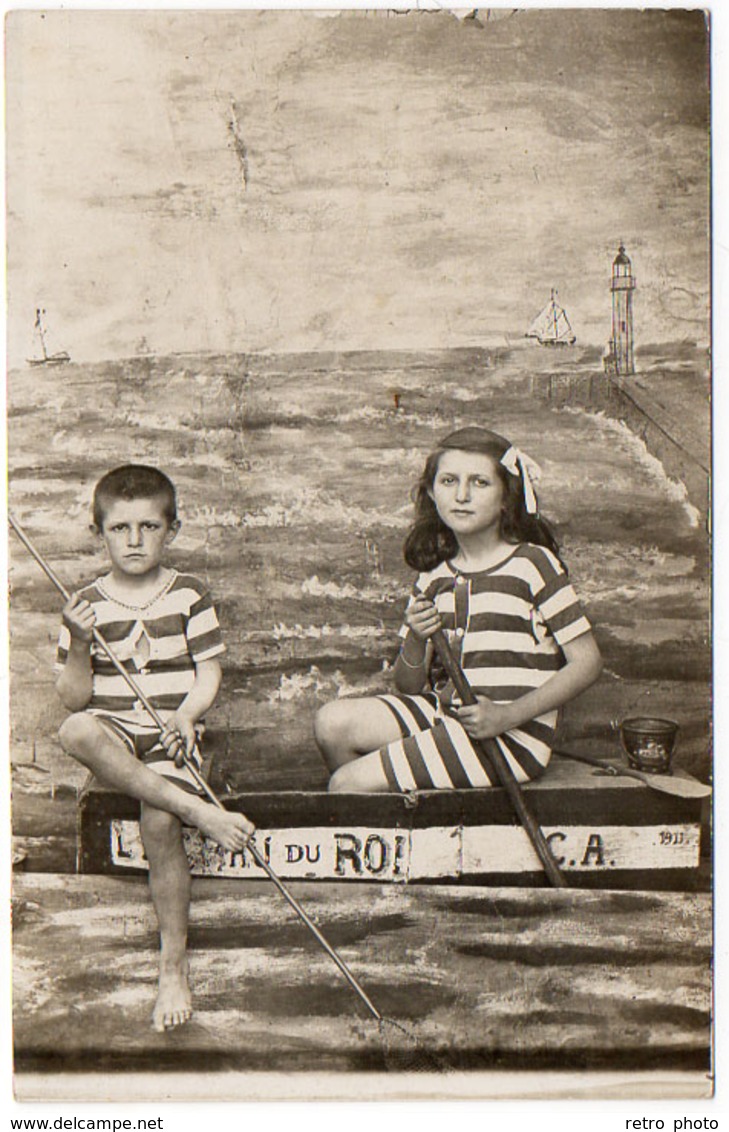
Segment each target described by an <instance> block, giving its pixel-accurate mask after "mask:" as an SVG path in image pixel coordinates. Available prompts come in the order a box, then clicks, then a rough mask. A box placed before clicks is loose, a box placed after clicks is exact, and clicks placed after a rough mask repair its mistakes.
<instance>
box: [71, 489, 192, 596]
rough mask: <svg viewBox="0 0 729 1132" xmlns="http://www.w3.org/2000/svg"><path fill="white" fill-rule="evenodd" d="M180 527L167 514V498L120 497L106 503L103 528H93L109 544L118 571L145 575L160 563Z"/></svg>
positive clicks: (108, 551) (108, 548) (113, 565)
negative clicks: (165, 506)
mask: <svg viewBox="0 0 729 1132" xmlns="http://www.w3.org/2000/svg"><path fill="white" fill-rule="evenodd" d="M179 527H180V524H179V522H178V521H177V520H175V522H173V523H170V521H169V519H168V518H167V516H166V515H165V511H164V499H161V498H154V499H130V500H126V499H117V500H115V501H114V502H113V503H111V504H109V506H108V507H107V509H106V514H105V515H104V522H103V524H102V527H101V529H99V528H98V527H96V526H94V527H92V530H94V531H95V532H96V534H97V535H98V536H99V538H101V539H102V541H103V543H104V545H105V546H106V550H107V553H108V555H109V558H110V559H111V565H112V569H113V570H114V571H115V572H116V573H119V574H127V575H132V576H134V577H143V576H144V575H145V574H149V573H151V572H152V571H154V570H156V569H157V568H158V567H159V566H160V565H161V563H162V558H163V556H164V552H165V549H166V547H167V546H168V545H169V543H171V542H172V540H173V538H174V537H175V535H176V534H177V532H178V530H179Z"/></svg>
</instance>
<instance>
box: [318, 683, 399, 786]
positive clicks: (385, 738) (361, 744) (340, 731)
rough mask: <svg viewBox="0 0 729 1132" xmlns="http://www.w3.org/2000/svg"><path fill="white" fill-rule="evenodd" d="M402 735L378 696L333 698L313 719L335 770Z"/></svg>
mask: <svg viewBox="0 0 729 1132" xmlns="http://www.w3.org/2000/svg"><path fill="white" fill-rule="evenodd" d="M401 737H402V736H401V733H400V726H399V724H398V722H397V720H396V719H395V716H394V715H393V714H392V712H391V711H390V709H389V708H388V706H387V704H384V703H383V702H382V700H378V699H376V698H375V697H367V698H365V699H352V700H332V702H331V703H328V704H325V705H324V707H323V708H321V709H320V710H319V711H318V712H317V715H316V719H315V720H314V738H315V739H316V743H317V746H318V747H319V750H320V751H321V753H322V755H323V756H324V761H325V763H326V764H327V766H328V768H329V770H330V771H332V772H334V771H337V770H338V769H339V768H340V767H344V766H346V765H347V764H348V763H351V762H353V761H354V760H355V759H356V760H357V761H358V762H359V761H361V757H362V755H367V754H369V753H370V752H371V751H377V750H378V749H379V748H380V747H384V746H385V744H387V743H394V742H395V740H396V739H400V738H401ZM330 788H331V787H330ZM360 789H364V787H360ZM384 789H387V786H385V787H384Z"/></svg>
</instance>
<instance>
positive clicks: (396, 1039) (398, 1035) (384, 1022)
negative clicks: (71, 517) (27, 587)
mask: <svg viewBox="0 0 729 1132" xmlns="http://www.w3.org/2000/svg"><path fill="white" fill-rule="evenodd" d="M8 522H9V523H10V526H11V527H12V529H13V530H14V531H15V534H16V535H17V536H18V538H19V539H20V541H21V542H22V544H23V546H24V547H25V549H26V550H27V551H28V553H29V554H30V555H31V557H32V558H34V559H35V561H36V562H37V563H38V565H39V566H40V568H41V570H43V572H44V573H45V575H46V577H48V578H49V579H50V581H51V582H52V583H53V585H54V586H55V587H56V589H57V590H58V591H59V593H60V594H61V595H62V597H63V598H64V599H65V600H66V601H68V600H69V598H70V596H71V594H70V593H69V591H68V590H67V588H66V587H65V586H64V584H63V582H62V581H61V579H60V578H59V577H58V575H57V574H56V573H55V572H54V570H53V569H52V567H51V566H50V565H49V564H48V563H47V562H46V560H45V558H43V556H42V554H41V553H40V551H38V550H36V548H35V546H34V545H33V543H32V542H31V541H30V539H29V538H28V536H27V535H26V533H25V531H24V530H23V528H22V527H21V526H20V524H19V523H18V521H17V520H16V519H15V518H14V517H13V515H11V514H10V513H8ZM92 633H93V638H94V640H95V642H96V643H97V645H98V646H99V648H100V649H102V650H103V652H104V653H105V654H106V656H107V657H108V658H109V660H110V661H111V663H112V664H113V665H114V668H115V669H116V670H117V672H118V673H119V675H120V676H121V677H122V678H123V679H124V680H125V681H126V683H127V684H128V686H129V688H130V689H131V690H132V691H133V692H134V695H135V696H136V698H137V699H138V700H139V702H140V703H141V705H142V707H143V708H144V709H145V711H146V712H148V713H149V715H150V716H151V718H152V719H153V720H154V722H155V724H156V725H157V727H158V728H159V729H160V731H164V729H165V721H164V719H163V718H162V716H161V715H160V714H159V712H158V711H157V709H156V708H155V706H154V705H153V704H152V703H151V702H150V701H149V699H148V698H147V696H146V695H145V694H144V692H143V691H142V689H141V688H140V686H139V684H138V682H137V681H136V680H135V679H134V677H133V676H132V675H131V673H129V672H127V670H126V668H125V667H124V665H123V664H122V663H121V661H120V660H119V659H118V657H117V656H116V654H115V653H114V650H113V649H112V648H111V647H110V646H109V644H108V643H107V641H106V639H105V638H104V636H103V634H102V633H100V632H99V630H98V629H97V628H96V627H94V628H93V629H92ZM183 757H184V762H185V766H186V767H187V769H188V770H189V771H190V774H191V775H192V777H193V778H194V779H195V782H196V783H197V785H198V786H199V787H200V789H201V790H202V791H203V792H204V794H205V795H206V797H207V798H208V799H209V801H211V802H212V803H213V805H214V806H217V808H218V809H220V810H224V809H225V806H224V805H223V803H222V802H221V801H220V799H219V798H218V796H217V795H216V794H215V792H214V791H213V790H212V788H211V787H210V786H209V785H208V783H207V782H206V781H205V779H204V778H203V777H202V775H201V774H200V772H199V770H198V769H197V767H196V766H195V764H194V763H193V762H192V761H191V759H189V758H188V757H187V756H186V755H185V756H183ZM246 849H247V850H249V852H250V854H251V856H252V857H253V859H254V860H255V862H256V864H257V865H259V866H260V868H262V869H263V871H264V872H265V873H266V875H267V877H268V879H269V880H270V881H271V882H272V883H273V884H274V885H275V886H276V888H277V889H278V891H279V892H280V893H281V895H282V896H283V898H284V900H285V901H286V902H287V903H288V904H289V905H290V906H291V908H293V910H294V912H295V913H296V915H297V916H298V917H299V919H300V920H301V922H302V923H303V924H304V925H305V926H306V927H307V928H308V929H309V931H310V932H311V934H312V935H313V936H314V939H315V940H316V941H317V943H318V944H319V945H320V946H321V947H322V948H323V949H324V951H326V953H327V955H328V956H329V958H330V959H331V960H332V961H333V962H334V963H335V964H336V966H337V967H338V968H339V970H340V971H341V973H342V974H343V975H344V977H345V979H346V980H347V982H348V983H349V985H350V987H351V988H352V990H353V991H355V993H356V994H357V995H358V996H359V998H360V999H361V1000H362V1002H363V1003H364V1005H365V1006H366V1007H367V1009H368V1010H369V1012H370V1014H371V1015H372V1016H373V1018H375V1019H376V1020H377V1023H378V1026H379V1031H380V1037H381V1038H382V1041H383V1043H384V1047H385V1058H386V1060H387V1061H388V1062H389V1063H390V1065H391V1066H392V1067H393V1068H397V1069H398V1070H400V1069H402V1070H415V1071H420V1072H431V1071H433V1070H436V1069H440V1066H439V1065H438V1063H436V1062H435V1060H434V1059H433V1058H432V1057H431V1055H430V1054H429V1053H428V1052H427V1050H425V1049H423V1048H422V1047H421V1045H420V1042H419V1041H418V1039H417V1038H416V1037H415V1036H414V1035H413V1034H411V1033H410V1032H409V1031H408V1030H407V1029H406V1028H405V1027H404V1026H402V1025H400V1023H399V1022H395V1021H393V1019H391V1018H386V1017H385V1015H384V1014H382V1013H381V1012H380V1011H379V1010H378V1009H377V1007H376V1006H375V1004H374V1003H373V1002H372V999H371V998H370V997H369V995H368V994H367V992H366V991H365V989H364V988H363V987H362V986H361V985H360V983H359V982H358V981H357V979H356V978H355V976H354V975H353V973H352V971H350V969H349V967H348V966H347V964H346V963H345V961H344V959H342V957H341V955H340V954H339V952H338V951H337V950H336V949H335V948H334V947H333V946H332V945H331V944H330V943H329V941H328V940H327V939H326V938H325V936H323V935H322V933H321V932H320V931H319V928H318V927H317V926H316V924H315V923H314V922H313V920H312V919H311V917H310V916H309V915H308V913H307V912H306V911H305V910H304V909H303V908H302V906H301V905H300V904H299V902H298V900H297V899H296V897H295V896H294V895H293V894H292V893H291V892H290V891H289V890H288V888H287V887H286V885H285V884H284V882H283V881H282V880H281V878H280V877H279V876H278V874H277V873H276V872H274V870H273V869H272V868H271V866H270V865H269V863H268V861H267V860H266V859H265V857H263V856H262V854H261V853H260V852H259V850H258V848H257V846H256V844H255V842H254V841H253V838H252V837H251V838H249V840H248V842H247V843H246ZM403 1038H404V1039H405V1041H406V1042H407V1043H408V1046H409V1048H408V1049H406V1050H405V1051H403V1049H402V1040H403Z"/></svg>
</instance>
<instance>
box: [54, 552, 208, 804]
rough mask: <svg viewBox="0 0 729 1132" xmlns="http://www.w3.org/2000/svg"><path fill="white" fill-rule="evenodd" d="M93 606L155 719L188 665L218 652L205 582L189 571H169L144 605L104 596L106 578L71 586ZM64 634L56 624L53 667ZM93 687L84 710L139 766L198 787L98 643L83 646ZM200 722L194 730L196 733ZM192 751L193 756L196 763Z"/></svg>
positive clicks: (178, 692) (62, 654)
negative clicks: (167, 748) (86, 649)
mask: <svg viewBox="0 0 729 1132" xmlns="http://www.w3.org/2000/svg"><path fill="white" fill-rule="evenodd" d="M79 597H82V598H84V599H85V600H86V601H88V602H90V604H91V605H92V606H93V609H94V612H95V614H96V627H97V628H98V629H99V630H100V632H101V634H102V636H103V637H104V639H105V640H106V641H107V643H108V644H109V645H110V646H111V648H112V650H113V651H114V653H115V655H116V657H117V659H118V660H120V661H121V663H122V664H123V665H124V667H125V668H126V669H127V671H128V672H129V674H130V675H131V676H132V677H133V679H134V681H135V683H136V684H138V685H139V687H140V689H141V691H142V692H143V693H144V695H145V696H146V697H147V699H148V700H149V701H150V703H151V704H152V706H153V707H155V708H156V709H157V710H158V712H159V713H160V715H161V716H162V718H163V719H164V718H166V717H167V716H169V715H170V714H171V713H172V712H173V711H175V709H176V708H178V707H179V706H180V704H181V703H182V701H183V700H184V699H185V697H186V696H187V694H188V692H189V691H190V690H191V688H192V686H193V684H194V682H195V665H196V664H197V663H199V662H200V661H204V660H210V659H211V658H212V657H216V656H219V655H220V654H221V653H223V652H224V651H225V645H224V644H223V640H222V636H221V632H220V625H219V623H218V617H217V613H216V611H215V607H214V605H213V602H212V599H211V597H210V594H209V592H208V590H207V589H206V587H205V586H204V585H203V584H202V582H200V581H198V579H197V578H194V577H193V576H192V575H191V574H179V573H178V572H177V571H176V570H172V571H171V572H170V577H169V578H168V579H167V581H166V583H165V585H164V586H163V587H162V588H161V589H160V591H159V593H157V594H155V595H154V597H153V598H152V599H151V600H150V601H149V602H147V603H146V605H144V606H132V605H127V604H126V603H124V602H122V601H120V600H119V599H118V598H115V597H112V596H111V594H110V593H109V592H108V590H107V588H106V579H105V578H98V579H97V580H96V581H95V582H92V583H91V584H90V585H88V586H86V587H85V588H84V589H82V590H80V591H79ZM70 643H71V637H70V634H69V631H68V629H67V628H66V626H65V625H64V626H63V627H62V629H61V633H60V637H59V641H58V658H57V659H58V666H59V667H62V666H63V665H64V664H65V663H66V659H67V657H68V649H69V646H70ZM91 664H92V673H93V689H92V694H91V700H90V701H89V703H88V705H87V707H86V709H85V710H86V711H88V712H89V713H90V714H91V715H95V716H96V717H97V718H98V719H99V721H100V722H101V723H102V724H103V725H104V726H105V727H106V728H107V730H109V731H110V732H111V733H113V734H114V735H115V736H116V737H117V738H119V739H121V740H122V742H123V743H125V745H126V746H127V747H128V748H129V750H130V751H131V752H132V753H133V754H134V755H136V756H137V757H138V758H139V759H141V761H142V762H144V763H145V765H147V766H149V767H150V768H151V769H152V770H155V771H157V772H158V773H160V774H164V775H165V777H167V778H169V779H171V780H173V781H175V782H176V783H177V784H178V785H179V786H181V787H183V789H185V790H188V791H191V792H194V793H199V792H200V790H199V787H198V786H197V784H196V782H195V780H194V778H193V777H192V775H191V774H190V772H189V770H188V769H187V768H186V767H184V766H183V767H177V766H175V763H174V760H172V759H170V758H168V757H167V754H166V752H165V750H164V747H162V745H161V743H159V742H158V737H159V730H158V728H157V727H156V725H155V724H154V723H153V721H152V720H151V719H150V717H149V715H148V714H147V712H146V711H145V709H144V708H143V707H142V704H141V703H140V701H139V700H138V699H137V698H136V696H135V695H134V693H133V692H132V690H131V688H130V687H129V685H128V684H127V683H126V682H125V680H124V678H123V677H122V676H120V675H119V673H118V672H117V671H116V669H115V668H114V666H113V664H112V663H111V661H110V660H109V659H108V657H107V656H106V654H105V653H104V652H103V650H102V649H100V648H99V647H98V645H96V644H95V643H92V645H91ZM202 730H203V728H202V726H200V733H202ZM199 762H200V760H199V755H198V763H199Z"/></svg>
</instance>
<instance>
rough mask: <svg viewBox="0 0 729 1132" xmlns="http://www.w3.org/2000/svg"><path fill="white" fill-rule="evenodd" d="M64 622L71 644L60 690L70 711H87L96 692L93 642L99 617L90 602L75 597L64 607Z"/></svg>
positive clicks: (59, 684) (60, 680)
mask: <svg viewBox="0 0 729 1132" xmlns="http://www.w3.org/2000/svg"><path fill="white" fill-rule="evenodd" d="M63 623H64V625H65V627H66V629H67V630H68V633H69V636H70V641H69V646H68V654H67V656H66V658H65V661H64V665H63V670H62V672H61V674H60V676H59V677H58V680H57V681H56V691H57V692H58V695H59V696H60V698H61V703H62V704H63V706H64V707H65V708H68V710H69V711H83V709H84V708H85V707H86V705H87V704H88V702H89V700H90V699H91V695H92V692H93V672H92V667H91V641H92V629H93V627H94V625H95V623H96V614H95V613H94V611H93V609H92V607H91V605H90V604H89V602H88V601H84V600H83V598H79V597H78V595H77V594H71V597H70V598H69V600H68V601H67V602H66V604H65V606H64V607H63Z"/></svg>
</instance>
